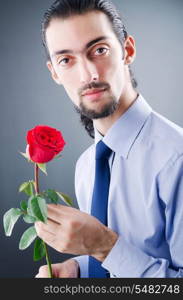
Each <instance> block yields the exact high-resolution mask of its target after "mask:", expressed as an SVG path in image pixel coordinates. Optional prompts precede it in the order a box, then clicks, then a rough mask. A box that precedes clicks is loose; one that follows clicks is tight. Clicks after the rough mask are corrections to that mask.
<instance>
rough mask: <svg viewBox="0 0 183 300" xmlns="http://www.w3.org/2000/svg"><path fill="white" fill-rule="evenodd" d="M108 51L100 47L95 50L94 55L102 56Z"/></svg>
mask: <svg viewBox="0 0 183 300" xmlns="http://www.w3.org/2000/svg"><path fill="white" fill-rule="evenodd" d="M108 50H109V49H107V48H104V47H100V48H97V49H96V51H95V52H94V55H97V56H99V55H103V54H106V53H107V52H108Z"/></svg>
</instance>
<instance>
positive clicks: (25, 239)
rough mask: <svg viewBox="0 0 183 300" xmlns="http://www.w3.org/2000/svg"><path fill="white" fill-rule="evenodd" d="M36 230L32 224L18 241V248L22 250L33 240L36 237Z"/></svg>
mask: <svg viewBox="0 0 183 300" xmlns="http://www.w3.org/2000/svg"><path fill="white" fill-rule="evenodd" d="M36 236H37V232H36V229H35V227H34V226H31V227H29V228H28V229H27V230H26V231H25V232H24V233H23V235H22V237H21V239H20V243H19V249H20V250H24V249H26V248H27V247H29V245H30V244H31V243H32V242H33V240H34V239H35V238H36Z"/></svg>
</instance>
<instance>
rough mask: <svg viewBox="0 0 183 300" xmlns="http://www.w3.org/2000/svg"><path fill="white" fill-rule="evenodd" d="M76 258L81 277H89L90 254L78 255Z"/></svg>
mask: <svg viewBox="0 0 183 300" xmlns="http://www.w3.org/2000/svg"><path fill="white" fill-rule="evenodd" d="M74 259H75V260H76V261H77V262H78V264H79V270H80V276H79V277H80V278H87V277H88V255H81V256H76V257H74Z"/></svg>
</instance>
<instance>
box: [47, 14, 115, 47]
mask: <svg viewBox="0 0 183 300" xmlns="http://www.w3.org/2000/svg"><path fill="white" fill-rule="evenodd" d="M112 36H114V32H113V30H112V27H111V24H110V21H109V20H108V18H107V16H106V15H105V14H104V13H101V12H90V13H86V14H84V15H76V16H72V17H69V18H66V19H61V18H56V19H54V20H52V21H51V22H50V25H49V27H48V28H47V31H46V40H47V44H48V48H49V49H50V50H54V52H55V51H59V50H60V49H61V48H62V49H69V50H72V49H73V50H74V48H75V49H78V48H80V50H81V48H84V47H86V45H87V44H88V43H89V42H90V41H92V40H95V39H97V38H99V37H108V38H112ZM60 47H61V48H60ZM51 52H52V51H51Z"/></svg>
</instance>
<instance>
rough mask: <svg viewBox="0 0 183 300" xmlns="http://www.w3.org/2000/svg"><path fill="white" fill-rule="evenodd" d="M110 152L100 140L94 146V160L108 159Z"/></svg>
mask: <svg viewBox="0 0 183 300" xmlns="http://www.w3.org/2000/svg"><path fill="white" fill-rule="evenodd" d="M111 152H112V150H111V149H110V148H109V147H108V146H107V145H106V144H104V142H103V141H102V140H101V141H100V142H98V143H97V145H96V156H95V158H96V159H102V158H107V159H108V158H109V156H110V154H111Z"/></svg>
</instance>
